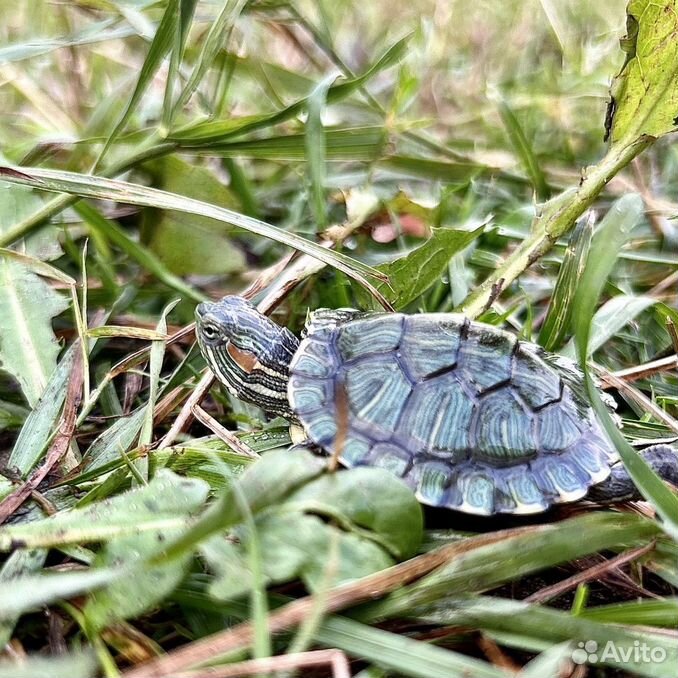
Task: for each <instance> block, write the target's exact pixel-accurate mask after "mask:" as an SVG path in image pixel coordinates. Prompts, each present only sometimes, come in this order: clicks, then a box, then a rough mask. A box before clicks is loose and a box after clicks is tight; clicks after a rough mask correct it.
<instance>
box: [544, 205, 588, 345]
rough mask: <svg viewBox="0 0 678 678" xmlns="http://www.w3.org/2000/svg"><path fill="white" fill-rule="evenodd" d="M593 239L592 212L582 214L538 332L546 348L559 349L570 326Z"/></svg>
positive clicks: (566, 251)
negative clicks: (580, 280) (574, 303)
mask: <svg viewBox="0 0 678 678" xmlns="http://www.w3.org/2000/svg"><path fill="white" fill-rule="evenodd" d="M592 238H593V219H592V218H591V215H590V214H589V215H587V216H584V217H582V218H581V219H580V220H579V221H578V222H577V225H576V226H575V229H574V231H573V232H572V235H571V236H570V241H569V243H568V246H567V249H566V250H565V254H564V255H563V263H562V264H561V265H560V271H559V272H558V279H557V280H556V284H555V287H554V288H553V294H552V295H551V301H550V303H549V307H548V311H547V312H546V319H545V320H544V324H543V325H542V328H541V331H540V332H539V339H538V343H539V344H540V345H541V346H543V347H544V348H545V349H546V350H547V351H553V350H554V349H556V348H558V347H559V346H560V345H561V344H562V342H563V340H564V339H565V335H566V333H567V331H568V329H569V325H570V318H571V316H572V300H573V299H574V295H575V292H576V290H577V285H578V284H579V278H580V277H581V274H582V272H583V271H584V268H585V267H586V259H587V257H588V254H589V249H590V247H591V240H592Z"/></svg>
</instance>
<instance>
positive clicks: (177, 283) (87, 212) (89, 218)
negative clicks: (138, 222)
mask: <svg viewBox="0 0 678 678" xmlns="http://www.w3.org/2000/svg"><path fill="white" fill-rule="evenodd" d="M75 210H76V212H78V214H80V216H81V217H82V218H83V219H84V220H85V221H86V222H87V223H88V224H89V225H90V226H91V227H92V229H95V230H96V231H98V232H99V233H101V234H102V235H104V236H105V237H106V238H108V239H109V240H110V241H112V242H113V243H114V244H115V245H117V246H118V247H119V248H120V249H121V250H123V251H124V252H125V253H126V254H127V255H128V256H129V257H131V258H132V259H134V260H135V261H137V262H138V263H139V264H141V266H143V267H144V269H145V270H147V271H149V272H150V273H152V274H153V275H154V276H155V277H156V278H158V280H160V281H162V282H164V283H165V285H167V286H168V287H171V288H172V289H174V290H176V291H177V292H178V293H179V294H182V295H184V296H186V297H188V298H189V299H193V300H194V301H204V299H205V298H204V296H203V295H202V294H200V293H199V292H198V291H196V290H195V289H193V288H192V287H190V286H189V285H187V284H186V283H185V282H184V281H183V280H182V279H181V278H179V277H177V276H176V275H174V274H173V273H172V272H171V271H169V270H168V269H167V268H166V266H165V265H164V264H163V263H162V261H160V259H158V257H156V256H155V254H153V252H151V251H150V250H148V249H147V248H145V247H144V246H143V245H140V244H139V243H138V242H136V241H134V240H132V238H130V237H129V236H128V235H127V233H126V232H125V231H124V230H123V229H122V228H120V227H119V226H118V225H117V224H116V223H115V222H113V221H111V220H110V219H106V218H105V217H104V216H102V215H101V213H100V212H99V211H98V210H97V209H96V208H94V207H93V206H92V205H89V204H87V203H85V202H80V203H78V204H77V205H76V207H75Z"/></svg>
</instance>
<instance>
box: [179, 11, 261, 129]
mask: <svg viewBox="0 0 678 678" xmlns="http://www.w3.org/2000/svg"><path fill="white" fill-rule="evenodd" d="M248 1H249V0H235V1H232V0H224V3H223V6H222V8H221V11H220V12H219V15H218V16H217V18H216V19H215V21H214V22H213V23H212V25H211V26H210V29H209V32H208V33H207V37H206V38H205V42H204V43H203V46H202V49H201V51H200V54H199V55H198V58H197V60H196V62H195V64H194V66H193V71H192V72H191V75H190V76H189V78H188V82H187V83H186V85H185V86H184V88H183V89H182V91H181V93H180V94H179V97H178V98H177V101H176V103H175V104H174V109H173V113H172V115H173V116H174V115H176V114H177V113H178V112H179V111H180V110H181V108H182V107H183V106H184V105H185V104H186V103H187V102H188V100H189V99H190V98H191V96H192V95H193V93H194V92H195V90H196V89H197V88H198V86H199V85H200V83H201V82H202V81H203V79H204V77H205V73H206V72H207V69H208V68H209V67H210V66H211V65H212V64H213V63H214V60H215V58H216V56H217V54H218V53H219V50H221V49H222V47H223V45H224V44H225V43H226V39H225V36H226V35H227V34H228V32H229V31H230V30H232V28H233V26H234V24H235V22H236V21H237V19H238V17H239V16H240V13H241V12H242V10H243V9H244V8H245V6H246V5H247V3H248Z"/></svg>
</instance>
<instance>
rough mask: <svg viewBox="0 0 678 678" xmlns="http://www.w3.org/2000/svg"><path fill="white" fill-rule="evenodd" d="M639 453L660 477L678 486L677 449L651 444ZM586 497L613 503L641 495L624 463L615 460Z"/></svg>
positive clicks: (599, 501)
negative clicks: (605, 474) (600, 481)
mask: <svg viewBox="0 0 678 678" xmlns="http://www.w3.org/2000/svg"><path fill="white" fill-rule="evenodd" d="M640 454H641V455H642V456H643V457H644V459H645V461H646V462H647V463H648V464H649V465H650V466H651V467H652V469H653V470H654V472H655V473H656V474H657V475H658V476H659V477H660V478H662V479H663V480H666V481H667V482H669V483H670V484H671V485H674V486H678V450H676V449H675V448H674V447H671V446H670V445H652V446H651V447H646V448H645V449H644V450H641V452H640ZM586 499H587V500H589V501H595V502H598V503H600V504H613V503H617V502H620V501H637V500H641V499H643V497H642V495H641V494H640V492H638V490H637V488H636V486H635V484H634V483H633V480H631V476H630V475H629V474H628V471H627V470H626V468H625V467H624V464H623V463H622V462H621V461H617V462H615V463H614V464H613V465H612V468H611V472H610V475H609V476H608V478H607V479H606V480H604V481H603V482H602V483H599V484H598V485H595V486H594V487H592V488H591V489H590V490H589V493H588V494H587V495H586Z"/></svg>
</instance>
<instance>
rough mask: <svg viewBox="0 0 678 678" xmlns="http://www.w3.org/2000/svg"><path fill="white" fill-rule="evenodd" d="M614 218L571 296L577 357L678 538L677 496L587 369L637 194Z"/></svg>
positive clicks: (598, 405) (610, 425)
mask: <svg viewBox="0 0 678 678" xmlns="http://www.w3.org/2000/svg"><path fill="white" fill-rule="evenodd" d="M614 210H616V214H617V215H618V216H617V217H616V218H614V219H611V220H609V221H608V222H607V225H606V227H605V229H603V228H602V225H601V230H600V231H599V232H598V234H597V236H596V238H594V242H593V245H592V247H591V253H590V256H589V261H588V264H587V266H586V270H585V271H584V274H583V275H582V278H581V281H580V285H579V289H578V290H577V294H576V296H575V300H574V312H573V322H574V326H575V329H576V333H575V337H576V344H577V351H578V353H579V361H580V364H581V367H582V370H583V371H584V375H585V377H586V385H587V389H588V394H589V398H590V400H591V404H592V405H593V407H594V409H595V411H596V414H597V415H598V418H599V419H600V421H601V423H602V424H603V426H604V428H605V431H606V433H607V435H608V436H609V438H610V440H611V441H612V443H613V444H614V446H615V447H616V448H617V450H618V451H619V455H620V456H621V459H622V461H623V462H624V466H626V469H627V471H628V472H629V475H630V476H631V478H633V482H634V483H635V484H636V486H637V487H638V489H639V490H640V492H641V494H642V495H643V496H644V497H645V498H646V499H647V500H648V501H649V502H651V503H652V504H653V505H654V506H655V508H656V509H657V512H658V513H659V515H660V516H661V517H662V519H663V522H662V525H663V526H664V529H665V530H666V531H667V532H668V533H669V534H671V536H672V537H673V538H674V539H676V540H678V497H676V495H674V494H673V493H672V492H671V491H670V490H669V488H668V487H667V486H666V484H665V483H664V481H663V480H661V478H659V476H658V475H657V474H656V473H655V472H654V471H653V470H652V468H651V467H650V466H649V465H648V464H647V463H646V462H645V460H644V459H643V458H642V457H641V456H640V455H639V454H638V453H637V452H636V451H635V450H634V449H633V448H632V447H631V446H630V445H629V444H628V443H627V442H626V440H625V438H624V436H623V435H622V434H621V432H620V431H619V429H618V428H617V427H616V426H615V424H614V422H613V421H612V418H611V417H610V413H609V411H608V409H607V407H606V406H605V405H604V404H603V402H602V401H601V399H600V395H599V393H598V389H597V388H596V387H595V386H594V384H593V381H592V379H591V376H590V374H589V371H588V365H587V360H586V357H587V356H588V350H589V343H590V337H591V319H592V317H593V313H594V309H595V306H596V303H597V301H598V299H599V298H600V295H601V293H602V291H603V287H604V286H605V282H606V281H607V278H608V276H609V274H610V272H611V270H612V267H613V266H614V263H615V261H616V260H617V254H618V252H619V249H620V248H621V246H622V245H623V244H624V242H625V241H626V239H627V238H628V235H629V232H630V231H631V229H632V228H633V226H634V225H635V223H636V221H637V214H638V213H639V212H640V211H641V210H642V201H641V199H640V197H639V196H637V195H635V194H632V195H627V196H624V197H623V198H620V199H619V200H618V201H617V202H616V203H615V204H614V206H613V207H612V208H611V210H610V211H611V212H612V211H614Z"/></svg>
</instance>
